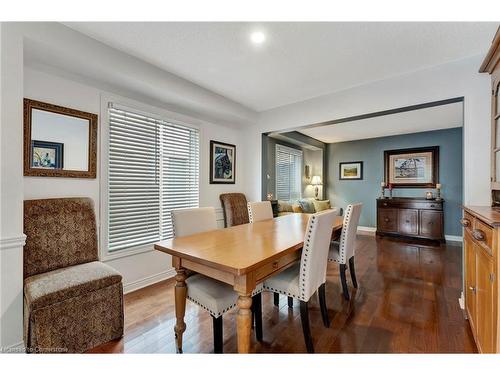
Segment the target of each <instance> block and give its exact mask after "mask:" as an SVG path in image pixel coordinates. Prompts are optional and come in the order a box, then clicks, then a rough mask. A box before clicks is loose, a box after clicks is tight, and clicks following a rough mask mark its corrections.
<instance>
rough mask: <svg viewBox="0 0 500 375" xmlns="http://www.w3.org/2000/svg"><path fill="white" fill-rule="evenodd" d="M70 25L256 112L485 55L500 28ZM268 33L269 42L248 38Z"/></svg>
mask: <svg viewBox="0 0 500 375" xmlns="http://www.w3.org/2000/svg"><path fill="white" fill-rule="evenodd" d="M66 25H67V26H69V27H71V28H73V29H75V30H77V31H80V32H82V33H84V34H86V35H88V36H90V37H92V38H95V39H97V40H99V41H101V42H103V43H105V44H108V45H110V46H112V47H114V48H117V49H120V50H122V51H124V52H126V53H128V54H130V55H133V56H135V57H138V58H140V59H142V60H145V61H147V62H149V63H151V64H154V65H156V66H158V67H160V68H162V69H164V70H167V71H169V72H171V73H173V74H176V75H178V76H180V77H182V78H185V79H187V80H190V81H192V82H194V83H196V84H198V85H200V86H202V87H204V88H207V89H209V90H211V91H213V92H215V93H218V94H221V95H223V96H225V97H227V98H229V99H232V100H234V101H236V102H238V103H241V104H243V105H244V106H247V107H249V108H251V109H254V110H257V111H263V110H266V109H270V108H274V107H278V106H282V105H285V104H290V103H294V102H298V101H302V100H306V99H310V98H312V97H316V96H320V95H324V94H328V93H331V92H335V91H339V90H342V89H346V88H349V87H353V86H358V85H361V84H365V83H367V82H372V81H376V80H381V79H384V78H388V77H390V76H394V75H399V74H403V73H406V72H410V71H415V70H418V69H421V68H425V67H428V66H432V65H438V64H442V63H445V62H448V61H452V60H457V59H461V58H465V57H468V56H472V55H477V54H484V53H486V51H487V50H488V48H489V45H490V43H491V40H492V39H493V36H494V34H495V31H496V28H497V27H498V24H497V23H478V22H462V23H387V22H386V23H366V22H364V23H359V22H351V23H348V22H341V23H333V22H331V23H300V22H296V23H292V22H284V23H236V22H228V23H221V22H205V23H193V22H184V23H179V22H177V23H175V22H163V23H152V22H88V23H85V22H72V23H66ZM254 30H261V31H263V32H265V33H266V34H267V40H266V42H265V43H264V44H263V45H260V46H256V45H253V44H251V43H250V42H249V34H250V33H251V32H252V31H254Z"/></svg>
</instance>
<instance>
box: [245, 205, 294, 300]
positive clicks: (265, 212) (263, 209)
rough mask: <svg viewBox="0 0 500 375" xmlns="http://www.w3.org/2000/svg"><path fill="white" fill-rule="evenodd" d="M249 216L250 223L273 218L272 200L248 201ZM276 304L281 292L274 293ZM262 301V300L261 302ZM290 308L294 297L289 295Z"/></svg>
mask: <svg viewBox="0 0 500 375" xmlns="http://www.w3.org/2000/svg"><path fill="white" fill-rule="evenodd" d="M247 206H248V218H249V219H250V223H255V222H258V221H262V220H269V219H272V218H273V208H272V206H271V202H269V201H264V202H248V204H247ZM273 299H274V306H279V303H280V294H279V293H273ZM261 303H262V302H261ZM288 308H290V309H291V308H293V298H292V297H288Z"/></svg>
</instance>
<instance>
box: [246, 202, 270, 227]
mask: <svg viewBox="0 0 500 375" xmlns="http://www.w3.org/2000/svg"><path fill="white" fill-rule="evenodd" d="M248 218H249V220H250V222H251V223H255V222H257V221H262V220H269V219H272V218H273V208H272V206H271V202H269V201H264V202H248Z"/></svg>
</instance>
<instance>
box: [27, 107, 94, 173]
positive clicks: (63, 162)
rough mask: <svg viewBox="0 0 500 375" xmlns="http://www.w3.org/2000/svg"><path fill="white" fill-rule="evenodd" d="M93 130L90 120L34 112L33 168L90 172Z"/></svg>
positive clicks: (37, 110) (38, 111)
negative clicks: (90, 130) (90, 139)
mask: <svg viewBox="0 0 500 375" xmlns="http://www.w3.org/2000/svg"><path fill="white" fill-rule="evenodd" d="M89 127H90V121H89V120H87V119H83V118H79V117H73V116H67V115H62V114H60V113H53V112H49V111H43V110H40V109H35V108H33V109H32V112H31V155H32V157H31V167H32V168H41V169H65V170H73V171H86V170H88V167H89Z"/></svg>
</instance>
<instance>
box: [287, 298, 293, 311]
mask: <svg viewBox="0 0 500 375" xmlns="http://www.w3.org/2000/svg"><path fill="white" fill-rule="evenodd" d="M288 308H289V309H293V297H288Z"/></svg>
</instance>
